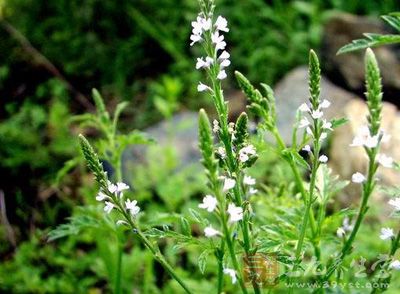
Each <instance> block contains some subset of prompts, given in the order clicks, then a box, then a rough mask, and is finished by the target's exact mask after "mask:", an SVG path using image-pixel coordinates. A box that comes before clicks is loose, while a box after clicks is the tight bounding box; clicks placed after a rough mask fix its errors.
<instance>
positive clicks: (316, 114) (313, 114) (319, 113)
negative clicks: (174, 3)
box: [311, 110, 324, 119]
mask: <svg viewBox="0 0 400 294" xmlns="http://www.w3.org/2000/svg"><path fill="white" fill-rule="evenodd" d="M323 115H324V113H323V112H322V111H321V110H314V111H312V112H311V117H312V118H313V119H319V118H321V117H322V116H323Z"/></svg>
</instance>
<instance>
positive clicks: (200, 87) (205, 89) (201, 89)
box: [197, 82, 211, 92]
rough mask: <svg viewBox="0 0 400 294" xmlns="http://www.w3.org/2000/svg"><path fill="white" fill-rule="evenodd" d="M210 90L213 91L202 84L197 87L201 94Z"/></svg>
mask: <svg viewBox="0 0 400 294" xmlns="http://www.w3.org/2000/svg"><path fill="white" fill-rule="evenodd" d="M208 90H211V88H210V87H209V86H207V85H204V84H203V83H202V82H199V84H198V85H197V91H199V92H204V91H208Z"/></svg>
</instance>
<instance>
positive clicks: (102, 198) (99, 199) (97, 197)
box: [96, 191, 109, 201]
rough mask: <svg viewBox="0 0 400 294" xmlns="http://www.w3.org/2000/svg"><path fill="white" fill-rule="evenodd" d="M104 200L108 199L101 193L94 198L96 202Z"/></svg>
mask: <svg viewBox="0 0 400 294" xmlns="http://www.w3.org/2000/svg"><path fill="white" fill-rule="evenodd" d="M106 198H109V197H108V196H107V195H106V194H104V193H103V192H101V191H100V192H99V194H97V196H96V200H97V201H103V200H104V199H106Z"/></svg>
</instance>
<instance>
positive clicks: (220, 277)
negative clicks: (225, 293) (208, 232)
mask: <svg viewBox="0 0 400 294" xmlns="http://www.w3.org/2000/svg"><path fill="white" fill-rule="evenodd" d="M224 251H225V240H224V239H221V245H220V251H219V253H218V254H217V262H218V278H217V279H218V288H217V294H220V293H222V288H223V286H224V254H223V252H224Z"/></svg>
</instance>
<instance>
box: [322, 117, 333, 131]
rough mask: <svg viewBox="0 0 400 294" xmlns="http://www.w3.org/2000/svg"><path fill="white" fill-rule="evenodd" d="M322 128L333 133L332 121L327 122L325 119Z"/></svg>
mask: <svg viewBox="0 0 400 294" xmlns="http://www.w3.org/2000/svg"><path fill="white" fill-rule="evenodd" d="M322 128H324V129H326V130H330V131H333V129H332V123H331V122H330V121H326V120H325V119H324V121H323V124H322Z"/></svg>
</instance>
